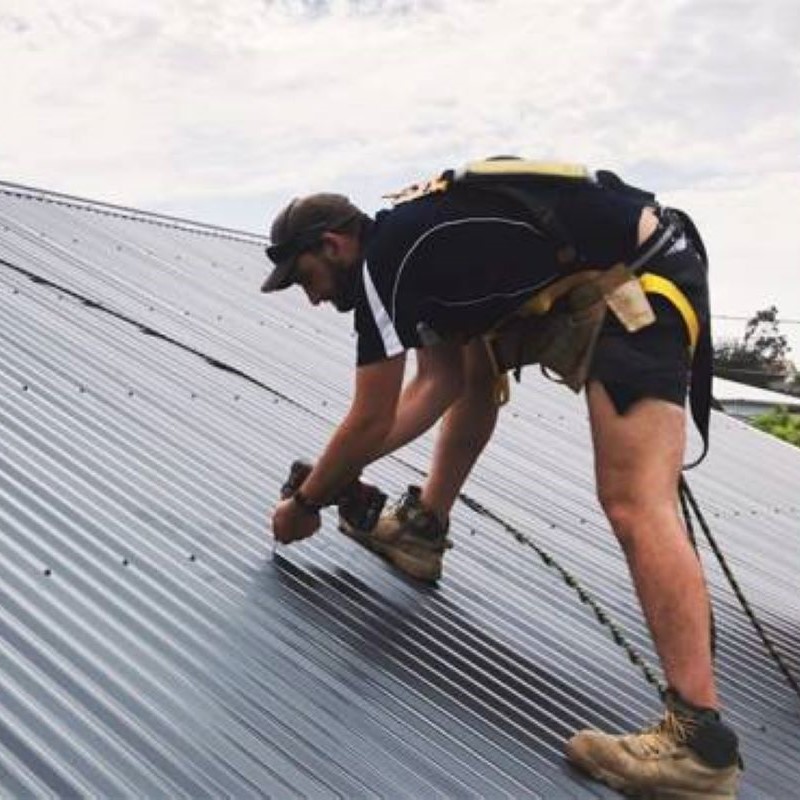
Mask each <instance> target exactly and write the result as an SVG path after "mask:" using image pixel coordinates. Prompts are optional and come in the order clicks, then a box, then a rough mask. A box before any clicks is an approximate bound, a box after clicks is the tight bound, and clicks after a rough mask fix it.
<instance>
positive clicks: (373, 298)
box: [364, 261, 406, 358]
mask: <svg viewBox="0 0 800 800" xmlns="http://www.w3.org/2000/svg"><path fill="white" fill-rule="evenodd" d="M364 288H365V289H366V291H367V300H368V301H369V307H370V311H372V316H373V317H374V319H375V324H376V326H377V328H378V333H379V334H380V336H381V339H382V340H383V349H384V350H385V351H386V357H387V358H391V357H392V356H396V355H397V354H398V353H402V352H403V350H405V349H406V348H405V347H403V345H402V344H401V343H400V337H399V336H398V335H397V330H396V329H395V327H394V324H393V323H392V320H391V318H390V317H389V314H388V313H387V312H386V308H385V307H384V305H383V303H382V302H381V298H380V296H379V295H378V290H377V289H376V288H375V284H374V283H373V282H372V276H371V275H370V274H369V270H368V269H367V262H366V261H365V262H364Z"/></svg>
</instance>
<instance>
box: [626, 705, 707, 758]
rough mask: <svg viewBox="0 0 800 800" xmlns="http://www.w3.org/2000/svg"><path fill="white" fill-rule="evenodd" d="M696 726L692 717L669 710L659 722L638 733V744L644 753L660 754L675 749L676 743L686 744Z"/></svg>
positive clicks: (679, 744) (678, 744)
mask: <svg viewBox="0 0 800 800" xmlns="http://www.w3.org/2000/svg"><path fill="white" fill-rule="evenodd" d="M695 727H696V723H695V721H694V720H693V719H692V718H691V717H680V716H678V715H677V714H675V713H674V712H672V711H667V712H666V714H665V715H664V716H663V717H662V718H661V719H660V720H659V721H658V722H657V723H655V724H654V725H651V726H649V727H648V728H645V729H644V730H642V731H640V732H639V733H638V734H636V740H637V744H638V745H639V746H640V747H641V748H642V751H643V752H644V753H646V754H648V755H659V754H660V753H663V752H665V751H668V750H672V749H674V748H675V746H676V745H677V746H681V745H684V744H686V742H687V741H689V739H691V736H692V731H693V730H694V728H695Z"/></svg>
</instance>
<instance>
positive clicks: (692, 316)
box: [639, 272, 700, 353]
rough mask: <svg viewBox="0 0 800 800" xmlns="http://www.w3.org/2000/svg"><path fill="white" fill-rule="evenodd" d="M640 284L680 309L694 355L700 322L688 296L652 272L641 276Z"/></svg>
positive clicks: (669, 281) (646, 290)
mask: <svg viewBox="0 0 800 800" xmlns="http://www.w3.org/2000/svg"><path fill="white" fill-rule="evenodd" d="M639 282H640V283H641V284H642V289H644V290H645V292H646V293H647V294H660V295H661V296H662V297H666V298H667V300H669V301H670V303H672V305H673V306H675V308H677V309H678V312H679V313H680V315H681V316H682V317H683V322H684V324H685V325H686V332H687V333H688V334H689V349H690V350H691V352H692V353H694V349H695V347H696V345H697V340H698V339H699V338H700V322H699V321H698V319H697V313H696V312H695V310H694V308H692V304H691V303H690V302H689V300H688V298H687V297H686V295H685V294H684V293H683V292H682V291H681V290H680V289H679V288H678V287H677V286H676V285H675V284H674V283H673V282H672V281H671V280H669V279H668V278H664V277H662V276H661V275H654V274H653V273H652V272H645V273H644V275H641V276H640V277H639Z"/></svg>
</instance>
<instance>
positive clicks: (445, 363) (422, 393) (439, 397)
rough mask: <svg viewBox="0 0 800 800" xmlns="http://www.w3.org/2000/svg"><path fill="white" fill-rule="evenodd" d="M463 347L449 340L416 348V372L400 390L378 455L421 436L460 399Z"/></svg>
mask: <svg viewBox="0 0 800 800" xmlns="http://www.w3.org/2000/svg"><path fill="white" fill-rule="evenodd" d="M463 350H464V348H463V345H461V344H458V343H452V342H449V343H443V344H439V345H436V346H434V347H425V348H423V349H421V350H417V351H416V354H417V373H416V375H415V376H414V379H413V380H412V381H411V382H410V383H409V384H408V385H407V386H406V388H405V389H404V390H403V394H402V396H401V397H400V402H399V404H398V406H397V412H396V413H395V417H394V424H393V425H392V429H391V431H389V434H388V436H387V437H386V439H385V441H384V444H383V448H382V450H381V452H380V454H379V455H380V456H384V455H388V454H389V453H393V452H394V451H395V450H398V449H399V448H401V447H402V446H403V445H405V444H408V442H411V441H413V440H414V439H416V438H417V437H418V436H421V435H422V434H423V433H425V431H427V430H428V429H429V428H430V427H431V426H432V425H433V424H434V423H435V422H436V421H437V420H438V419H439V418H440V417H441V416H442V415H443V414H444V413H445V411H447V409H448V408H449V407H450V406H451V405H452V404H453V403H454V402H455V401H456V400H457V399H458V398H459V396H460V395H461V393H462V392H463V389H464V358H463Z"/></svg>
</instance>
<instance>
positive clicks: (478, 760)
mask: <svg viewBox="0 0 800 800" xmlns="http://www.w3.org/2000/svg"><path fill="white" fill-rule="evenodd" d="M0 226H2V232H1V235H0V259H2V260H3V262H5V263H4V264H2V265H0V298H2V300H0V303H2V314H0V346H1V347H2V353H3V358H2V359H0V437H1V438H0V442H1V444H0V548H1V549H2V559H0V608H1V609H2V616H1V617H0V638H1V639H2V648H0V789H2V791H3V792H4V793H5V794H12V795H15V796H44V795H51V794H53V793H55V794H58V795H63V796H72V795H95V796H109V797H110V796H114V797H117V796H148V797H157V796H164V797H166V796H169V797H175V796H190V797H202V796H236V797H244V796H250V795H252V796H264V795H269V796H276V797H290V796H313V797H325V796H340V797H341V796H344V797H367V796H380V797H435V796H442V797H501V796H505V797H507V796H514V797H575V798H580V797H610V796H614V795H613V793H612V792H610V791H609V790H606V789H604V788H602V787H599V786H597V785H595V784H593V783H591V782H589V781H586V780H585V779H584V778H582V777H581V776H579V775H577V774H575V773H574V772H572V771H571V770H570V769H569V768H568V767H566V766H565V764H564V763H563V759H562V756H561V748H562V742H563V740H564V738H565V737H566V736H568V735H569V734H570V732H571V731H572V730H574V729H575V728H576V727H579V726H582V725H584V724H586V723H589V724H599V725H606V726H611V727H614V728H617V729H620V730H623V729H625V728H629V727H631V726H636V725H639V724H640V723H641V722H642V721H643V718H644V717H647V716H648V715H654V714H657V713H658V708H659V702H658V698H657V696H656V693H655V691H654V689H653V687H652V686H651V685H648V683H647V682H646V681H645V680H644V678H643V674H642V671H641V669H640V668H639V667H638V666H636V665H634V664H632V663H631V662H630V661H629V660H628V656H627V654H626V653H625V652H624V651H623V650H622V649H620V648H619V647H618V646H617V645H615V644H614V642H613V637H612V636H611V634H610V632H609V629H608V628H607V627H604V626H602V625H600V624H599V623H598V621H597V619H596V617H595V615H594V613H593V612H592V611H591V609H590V608H589V607H588V606H587V605H586V604H585V603H581V602H580V601H579V598H578V596H577V594H576V591H575V589H574V587H571V586H570V585H568V583H567V582H566V581H565V580H564V577H563V575H562V574H560V573H559V571H558V570H557V569H555V568H553V567H552V566H548V565H546V564H545V563H544V561H543V560H542V558H541V556H540V555H537V552H536V551H535V550H534V549H532V548H531V547H530V546H528V545H526V543H525V541H520V537H516V536H515V535H514V531H517V532H519V533H521V534H523V535H524V536H526V537H529V538H530V540H531V541H532V542H534V543H535V545H536V546H537V547H538V548H540V552H544V553H546V554H547V555H550V556H552V557H553V558H555V559H556V560H557V562H558V564H560V565H561V566H562V568H563V569H564V570H566V571H567V572H569V573H570V574H571V575H573V576H574V577H575V578H576V579H577V580H578V581H579V582H580V583H581V584H582V586H584V587H585V588H586V590H587V591H588V592H589V593H590V594H591V597H592V598H593V599H594V601H595V602H596V603H597V604H599V605H600V606H601V607H602V609H603V610H604V611H605V612H606V613H607V614H608V615H609V616H610V617H611V618H613V620H614V621H615V623H616V624H617V625H618V626H619V629H620V630H621V631H623V635H624V637H625V639H626V641H627V642H628V643H629V644H630V646H631V647H632V648H635V650H636V651H637V652H638V653H640V654H641V656H642V657H643V658H644V659H646V660H647V661H649V662H650V664H655V660H656V659H655V656H654V653H653V651H652V646H651V644H650V642H649V639H648V636H647V634H646V631H645V628H644V626H643V623H642V620H641V617H640V613H639V611H638V607H637V605H636V602H635V599H634V597H633V594H632V591H631V587H630V585H629V581H628V577H627V574H626V569H625V565H624V562H623V559H622V557H621V555H620V553H619V551H618V548H617V547H616V545H615V543H614V541H613V538H612V536H611V535H610V534H609V531H608V528H607V525H606V523H605V521H604V518H603V516H602V514H601V513H600V510H599V508H598V506H597V503H596V501H595V499H594V489H593V485H592V477H591V476H592V469H591V454H590V450H589V446H588V424H587V420H586V414H585V411H584V407H583V404H582V401H581V400H580V399H578V398H574V397H572V396H571V395H569V393H568V392H566V391H565V390H563V389H561V388H560V387H554V386H552V385H550V384H548V383H547V382H546V381H543V380H542V379H540V378H538V377H537V376H535V375H534V374H531V375H526V376H525V377H524V380H523V383H522V385H521V386H519V387H516V388H515V389H514V400H513V403H512V405H511V406H510V407H509V408H507V409H506V410H505V411H504V412H503V415H502V419H501V422H500V424H499V426H498V431H497V434H496V436H495V437H494V439H493V441H492V443H491V444H490V446H489V448H488V449H487V452H486V453H485V455H484V458H483V459H482V461H481V463H480V464H479V466H478V468H477V469H476V470H475V472H474V474H473V476H472V478H471V480H470V482H469V483H468V485H467V487H466V490H467V494H468V496H469V497H468V498H467V500H468V501H469V502H462V503H460V504H459V505H458V506H457V509H456V512H455V514H454V518H453V532H452V536H453V539H454V541H455V544H456V546H455V548H454V550H452V551H451V552H450V553H449V554H448V557H447V563H446V568H445V575H444V577H443V578H442V580H441V581H440V582H439V585H438V586H437V587H435V588H420V587H418V586H416V585H414V584H412V583H411V582H409V581H407V580H405V579H404V578H403V577H402V576H400V575H398V574H397V573H395V572H394V571H393V570H391V568H389V567H387V566H386V565H385V564H383V562H381V561H380V560H379V559H377V558H376V557H374V556H372V555H371V554H369V553H367V552H365V551H363V550H362V549H361V548H359V547H358V546H357V545H355V544H354V543H352V542H351V541H350V540H348V539H346V538H345V537H342V536H341V535H339V534H338V533H337V532H336V530H335V520H334V518H333V516H332V515H330V513H328V514H327V515H326V518H325V523H324V528H323V530H322V532H321V533H320V534H319V535H318V536H316V537H314V538H313V539H311V540H309V541H307V542H304V543H302V544H299V545H294V546H292V547H289V548H279V550H278V552H277V554H276V555H275V557H274V558H273V557H271V555H270V549H269V547H270V546H269V539H268V537H267V535H266V521H267V512H268V508H269V506H270V505H271V503H272V502H273V498H275V497H276V495H277V492H278V488H279V486H280V484H281V482H282V481H283V479H284V476H285V472H286V470H287V468H288V464H289V463H290V461H291V460H292V459H293V458H295V457H297V456H302V455H307V456H313V455H314V454H315V453H317V452H318V451H319V449H320V448H321V447H322V446H323V444H324V442H325V441H326V438H327V436H328V434H329V432H330V429H331V426H332V425H333V424H335V422H336V421H337V420H338V418H339V416H340V415H341V413H342V412H343V411H344V410H345V409H346V407H347V403H348V391H349V387H350V380H351V378H350V371H351V365H352V359H353V356H352V353H351V350H352V343H351V342H350V333H349V329H348V322H347V321H346V320H345V319H344V318H342V317H341V316H340V315H336V314H334V313H327V312H325V311H322V310H317V311H315V313H313V314H309V313H307V312H306V309H305V308H304V306H303V303H302V302H301V300H300V298H299V297H297V296H295V295H294V293H292V292H285V293H282V294H280V295H277V296H271V297H268V298H267V297H264V296H262V295H260V294H259V293H258V287H259V285H260V281H261V280H262V278H263V272H264V266H265V265H264V261H263V255H262V250H261V248H262V247H263V242H262V241H261V240H260V239H259V238H258V237H253V236H248V235H245V234H242V235H238V234H236V233H234V232H230V231H217V230H215V229H213V228H210V227H204V226H202V225H195V224H189V223H186V224H182V223H179V222H176V221H175V220H167V219H164V218H159V217H157V216H154V215H147V214H141V213H137V212H131V211H125V210H120V209H115V208H113V207H107V206H103V205H102V204H93V203H89V202H82V201H72V200H70V199H65V198H60V197H57V196H54V195H49V194H47V193H43V192H32V191H26V190H22V189H19V188H17V187H14V188H7V189H6V191H2V192H0ZM430 448H431V440H430V438H426V439H424V440H422V441H420V442H417V443H415V444H414V445H411V446H409V447H407V448H405V449H404V450H403V451H401V452H400V453H398V454H397V455H396V456H395V457H392V458H389V459H385V460H384V461H383V462H381V463H379V464H376V465H374V466H373V467H371V468H370V470H369V476H370V477H371V478H373V479H374V480H375V481H376V482H378V483H380V484H381V485H382V486H383V487H384V488H386V489H388V490H389V491H390V492H391V493H393V494H397V493H399V492H400V491H401V490H402V489H403V488H404V486H405V485H406V484H408V483H412V482H415V481H418V480H419V477H420V474H421V472H422V471H423V470H424V468H425V464H426V458H427V456H428V454H429V452H430ZM691 483H692V486H693V488H694V490H695V493H696V495H697V496H698V498H699V500H700V502H701V504H702V506H703V508H704V510H705V511H706V512H707V515H708V517H709V520H710V522H711V524H712V528H713V530H714V533H715V534H716V536H717V537H718V539H719V541H720V542H721V544H722V547H723V549H724V551H725V554H726V556H727V557H728V559H729V561H730V563H731V565H732V567H733V569H734V570H735V572H736V575H737V577H738V578H739V580H740V582H741V584H742V586H743V588H744V591H745V592H746V594H747V595H748V597H749V598H750V600H751V601H752V603H753V606H754V608H755V609H756V611H757V613H758V615H759V617H760V618H761V620H762V622H763V624H764V626H765V628H766V629H767V631H768V632H769V634H770V636H771V637H772V638H773V639H774V641H775V642H776V645H777V646H778V647H779V649H780V650H781V651H782V653H783V654H784V656H785V658H786V660H787V661H788V663H789V664H790V666H791V668H792V669H794V671H795V674H797V673H798V672H800V653H799V652H798V643H799V642H800V622H799V620H800V613H798V612H799V611H800V595H799V593H798V591H797V574H798V572H799V571H800V548H799V547H798V540H799V539H800V525H799V524H798V523H800V499H798V498H800V493H799V492H798V488H800V452H798V451H797V450H796V449H793V448H790V447H789V446H788V445H784V444H782V443H780V442H778V441H776V440H774V439H771V438H769V437H767V436H765V435H764V434H761V433H759V432H757V431H754V430H752V429H750V428H748V427H746V426H745V425H743V424H741V423H738V422H736V421H734V420H730V419H728V418H726V417H724V416H722V415H717V414H715V415H714V419H713V447H712V451H711V455H710V456H709V459H708V461H707V462H706V463H705V464H704V465H703V466H702V467H701V468H700V469H699V470H698V471H697V474H696V476H695V475H692V476H691ZM701 550H702V551H703V558H704V560H705V563H706V565H707V573H708V580H709V584H710V587H711V592H712V596H713V600H714V605H715V610H716V619H717V627H718V631H719V644H718V672H719V679H720V686H721V691H722V696H723V699H724V701H725V704H726V707H727V709H728V714H729V717H730V719H731V720H732V721H733V723H734V724H735V725H736V726H737V728H738V729H739V731H740V733H741V735H742V738H743V750H744V756H745V761H746V764H747V771H746V773H745V777H744V782H743V788H742V793H741V796H742V797H743V798H757V797H776V798H778V797H788V796H791V794H792V792H794V790H795V786H796V785H797V782H798V780H800V767H799V766H798V761H797V752H798V745H800V731H799V726H798V722H800V708H799V707H798V700H797V698H796V696H794V695H793V694H792V693H791V691H790V689H789V687H788V685H787V684H786V682H785V680H784V679H783V677H782V676H781V675H780V673H779V672H778V670H777V669H776V668H775V666H774V664H773V663H772V662H771V661H770V660H769V659H768V658H767V657H766V655H765V654H764V651H763V648H762V646H761V644H760V642H759V640H758V638H757V636H756V634H755V633H754V631H753V630H752V628H751V627H750V625H749V624H748V622H747V620H746V619H745V617H744V615H743V613H742V612H741V610H740V609H739V607H738V605H737V602H736V600H735V599H734V597H733V595H732V593H731V591H730V589H729V587H728V586H727V583H726V582H725V579H724V576H723V575H722V574H721V571H720V569H719V567H718V565H717V564H716V562H715V561H714V560H713V559H712V558H711V556H710V554H709V552H708V548H707V547H705V546H703V547H701Z"/></svg>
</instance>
